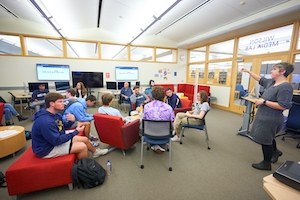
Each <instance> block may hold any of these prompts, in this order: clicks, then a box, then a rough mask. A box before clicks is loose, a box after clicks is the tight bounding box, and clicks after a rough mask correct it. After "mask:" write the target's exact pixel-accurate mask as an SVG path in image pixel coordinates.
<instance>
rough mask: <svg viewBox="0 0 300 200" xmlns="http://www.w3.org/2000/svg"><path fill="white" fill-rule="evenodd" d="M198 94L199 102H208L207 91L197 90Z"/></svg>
mask: <svg viewBox="0 0 300 200" xmlns="http://www.w3.org/2000/svg"><path fill="white" fill-rule="evenodd" d="M198 93H199V94H200V102H201V103H203V102H208V95H207V92H206V91H204V90H201V91H200V92H198Z"/></svg>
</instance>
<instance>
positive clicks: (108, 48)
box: [101, 44, 128, 60]
mask: <svg viewBox="0 0 300 200" xmlns="http://www.w3.org/2000/svg"><path fill="white" fill-rule="evenodd" d="M101 58H102V59H108V60H128V52H127V46H125V45H117V44H101Z"/></svg>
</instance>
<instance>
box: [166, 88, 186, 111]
mask: <svg viewBox="0 0 300 200" xmlns="http://www.w3.org/2000/svg"><path fill="white" fill-rule="evenodd" d="M166 95H167V98H166V103H167V104H169V105H170V106H171V107H172V109H173V110H174V109H175V108H181V107H182V105H181V101H180V99H179V97H178V96H177V95H176V94H174V93H173V91H172V90H171V88H167V89H166Z"/></svg>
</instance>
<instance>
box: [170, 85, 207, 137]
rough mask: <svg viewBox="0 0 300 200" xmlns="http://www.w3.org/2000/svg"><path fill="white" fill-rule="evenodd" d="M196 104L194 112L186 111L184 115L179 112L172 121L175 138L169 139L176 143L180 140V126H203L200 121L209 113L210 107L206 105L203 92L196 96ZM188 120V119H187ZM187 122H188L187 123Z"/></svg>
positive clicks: (205, 97)
mask: <svg viewBox="0 0 300 200" xmlns="http://www.w3.org/2000/svg"><path fill="white" fill-rule="evenodd" d="M197 100H198V101H199V103H197V105H196V108H195V110H192V111H187V112H186V113H182V112H179V113H177V115H176V118H175V120H174V127H175V134H176V135H175V136H174V137H173V138H172V139H171V140H172V141H176V142H178V141H179V140H180V138H179V137H180V132H181V129H182V124H187V123H189V124H191V125H201V124H203V121H202V119H203V118H204V117H205V114H206V113H207V112H208V111H209V109H210V107H209V104H208V95H207V93H206V92H205V91H203V90H201V91H200V92H198V94H197ZM188 118H189V119H188ZM187 120H188V121H187Z"/></svg>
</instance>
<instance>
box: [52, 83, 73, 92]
mask: <svg viewBox="0 0 300 200" xmlns="http://www.w3.org/2000/svg"><path fill="white" fill-rule="evenodd" d="M54 84H55V90H56V91H62V90H67V89H69V88H70V82H69V81H67V82H54Z"/></svg>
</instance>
